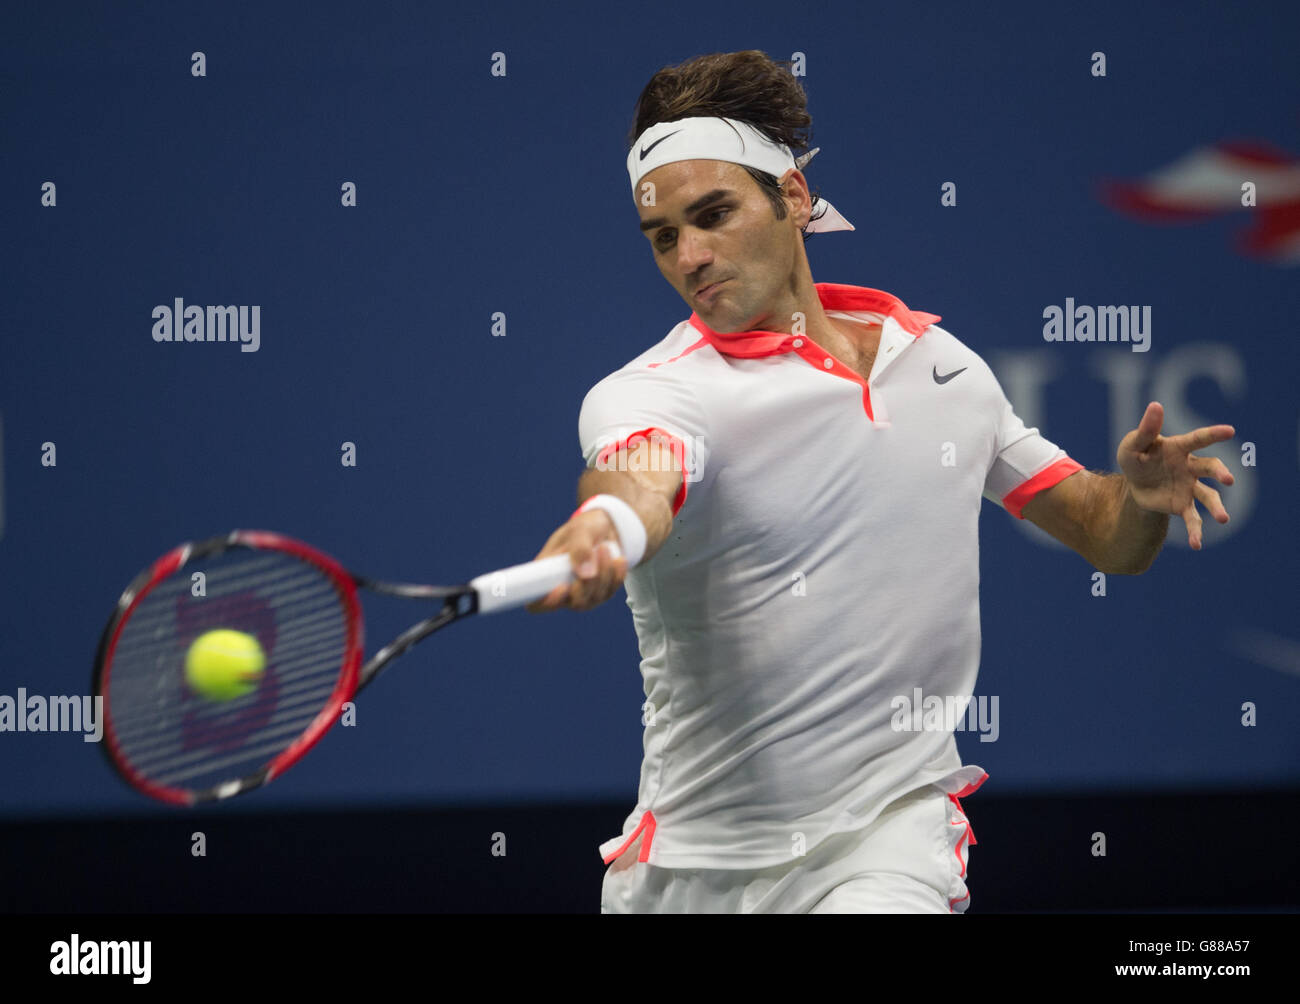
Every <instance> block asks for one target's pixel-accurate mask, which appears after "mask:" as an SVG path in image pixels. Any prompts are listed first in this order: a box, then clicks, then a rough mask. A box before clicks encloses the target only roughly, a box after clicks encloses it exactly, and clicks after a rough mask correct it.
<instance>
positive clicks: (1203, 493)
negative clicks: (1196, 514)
mask: <svg viewBox="0 0 1300 1004" xmlns="http://www.w3.org/2000/svg"><path fill="white" fill-rule="evenodd" d="M1192 494H1193V495H1195V496H1196V501H1198V502H1200V503H1201V505H1203V506H1205V510H1206V512H1208V513H1209V514H1210V515H1211V516H1213V517H1214V519H1215V521H1216V522H1218V523H1226V522H1228V510H1227V509H1225V508H1223V499H1221V498H1220V497H1219V493H1218V492H1216V491H1215V490H1214V489H1213V488H1211V487H1210V486H1209V485H1207V484H1204V483H1203V482H1200V481H1198V482H1196V484H1195V485H1194V486H1193V487H1192Z"/></svg>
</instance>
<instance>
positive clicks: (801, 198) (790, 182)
mask: <svg viewBox="0 0 1300 1004" xmlns="http://www.w3.org/2000/svg"><path fill="white" fill-rule="evenodd" d="M781 191H782V193H784V195H785V201H786V205H788V206H789V207H790V215H791V216H793V217H794V222H795V225H796V226H797V227H798V228H799V229H800V230H802V229H803V228H804V227H806V226H807V225H808V221H809V219H811V218H812V195H811V194H810V193H809V191H808V179H807V178H805V177H804V176H803V172H802V171H800V170H799V169H798V168H791V169H790V170H789V171H787V172H786V173H785V175H784V176H783V177H782V178H781Z"/></svg>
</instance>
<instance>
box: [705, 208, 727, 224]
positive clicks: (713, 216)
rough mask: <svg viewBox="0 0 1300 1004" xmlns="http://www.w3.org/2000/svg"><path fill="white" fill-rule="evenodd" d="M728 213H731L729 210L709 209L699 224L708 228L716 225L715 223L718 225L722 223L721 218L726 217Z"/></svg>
mask: <svg viewBox="0 0 1300 1004" xmlns="http://www.w3.org/2000/svg"><path fill="white" fill-rule="evenodd" d="M730 211H731V210H729V209H724V208H721V207H719V208H717V209H710V210H709V211H708V212H707V213H705V214H704V215H703V216H702V217H701V218H700V222H701V223H702V224H704V225H705V226H710V227H711V226H713V225H714V224H716V223H720V222H721V221H722V218H723V217H724V216H726V215H727V213H729V212H730Z"/></svg>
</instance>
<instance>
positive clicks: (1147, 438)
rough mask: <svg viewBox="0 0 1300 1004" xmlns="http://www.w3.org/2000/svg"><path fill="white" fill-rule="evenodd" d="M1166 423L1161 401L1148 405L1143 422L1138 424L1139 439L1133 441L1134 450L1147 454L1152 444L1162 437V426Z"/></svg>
mask: <svg viewBox="0 0 1300 1004" xmlns="http://www.w3.org/2000/svg"><path fill="white" fill-rule="evenodd" d="M1164 421H1165V409H1164V406H1163V405H1161V403H1160V402H1159V401H1152V402H1151V403H1150V404H1149V405H1147V410H1146V411H1145V412H1144V413H1143V415H1142V421H1140V422H1138V427H1137V438H1136V439H1134V440H1133V449H1135V450H1137V452H1138V453H1145V452H1146V451H1147V450H1149V449H1150V448H1151V444H1152V443H1154V442H1155V441H1156V437H1157V436H1158V435H1160V426H1161V425H1163V424H1164Z"/></svg>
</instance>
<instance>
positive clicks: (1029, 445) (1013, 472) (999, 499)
mask: <svg viewBox="0 0 1300 1004" xmlns="http://www.w3.org/2000/svg"><path fill="white" fill-rule="evenodd" d="M998 399H999V402H1000V404H999V408H1000V414H999V417H998V423H997V445H996V448H995V452H994V457H993V463H992V465H991V466H990V467H989V470H988V474H987V475H986V476H985V478H984V497H985V498H986V499H989V500H990V501H992V502H996V503H998V504H999V505H1001V506H1002V507H1003V508H1004V509H1006V511H1007V512H1009V513H1011V515H1012V516H1014V517H1016V519H1024V518H1025V517H1024V514H1023V512H1022V510H1023V509H1024V507H1025V503H1027V502H1028V501H1029V500H1030V499H1031V498H1033V497H1034V496H1035V495H1037V494H1038V493H1039V492H1042V491H1046V490H1047V489H1048V488H1051V487H1052V486H1053V485H1055V484H1057V483H1059V482H1061V481H1064V480H1065V479H1066V478H1068V477H1069V476H1070V475H1071V474H1073V473H1074V472H1075V471H1081V470H1083V465H1082V464H1080V463H1078V462H1077V461H1075V460H1072V459H1071V458H1070V457H1069V456H1068V455H1067V454H1066V452H1065V451H1064V450H1063V449H1061V448H1060V447H1059V446H1057V445H1056V444H1055V443H1053V442H1052V441H1051V440H1050V439H1047V438H1046V437H1045V436H1042V435H1040V434H1039V432H1038V430H1037V429H1031V428H1026V427H1025V423H1024V422H1022V421H1021V420H1020V417H1019V416H1018V415H1017V414H1016V413H1015V410H1014V409H1013V408H1012V407H1011V402H1010V401H1008V400H1007V398H1006V395H1005V394H1004V393H1003V392H1002V388H1001V387H1000V386H999V387H998Z"/></svg>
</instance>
